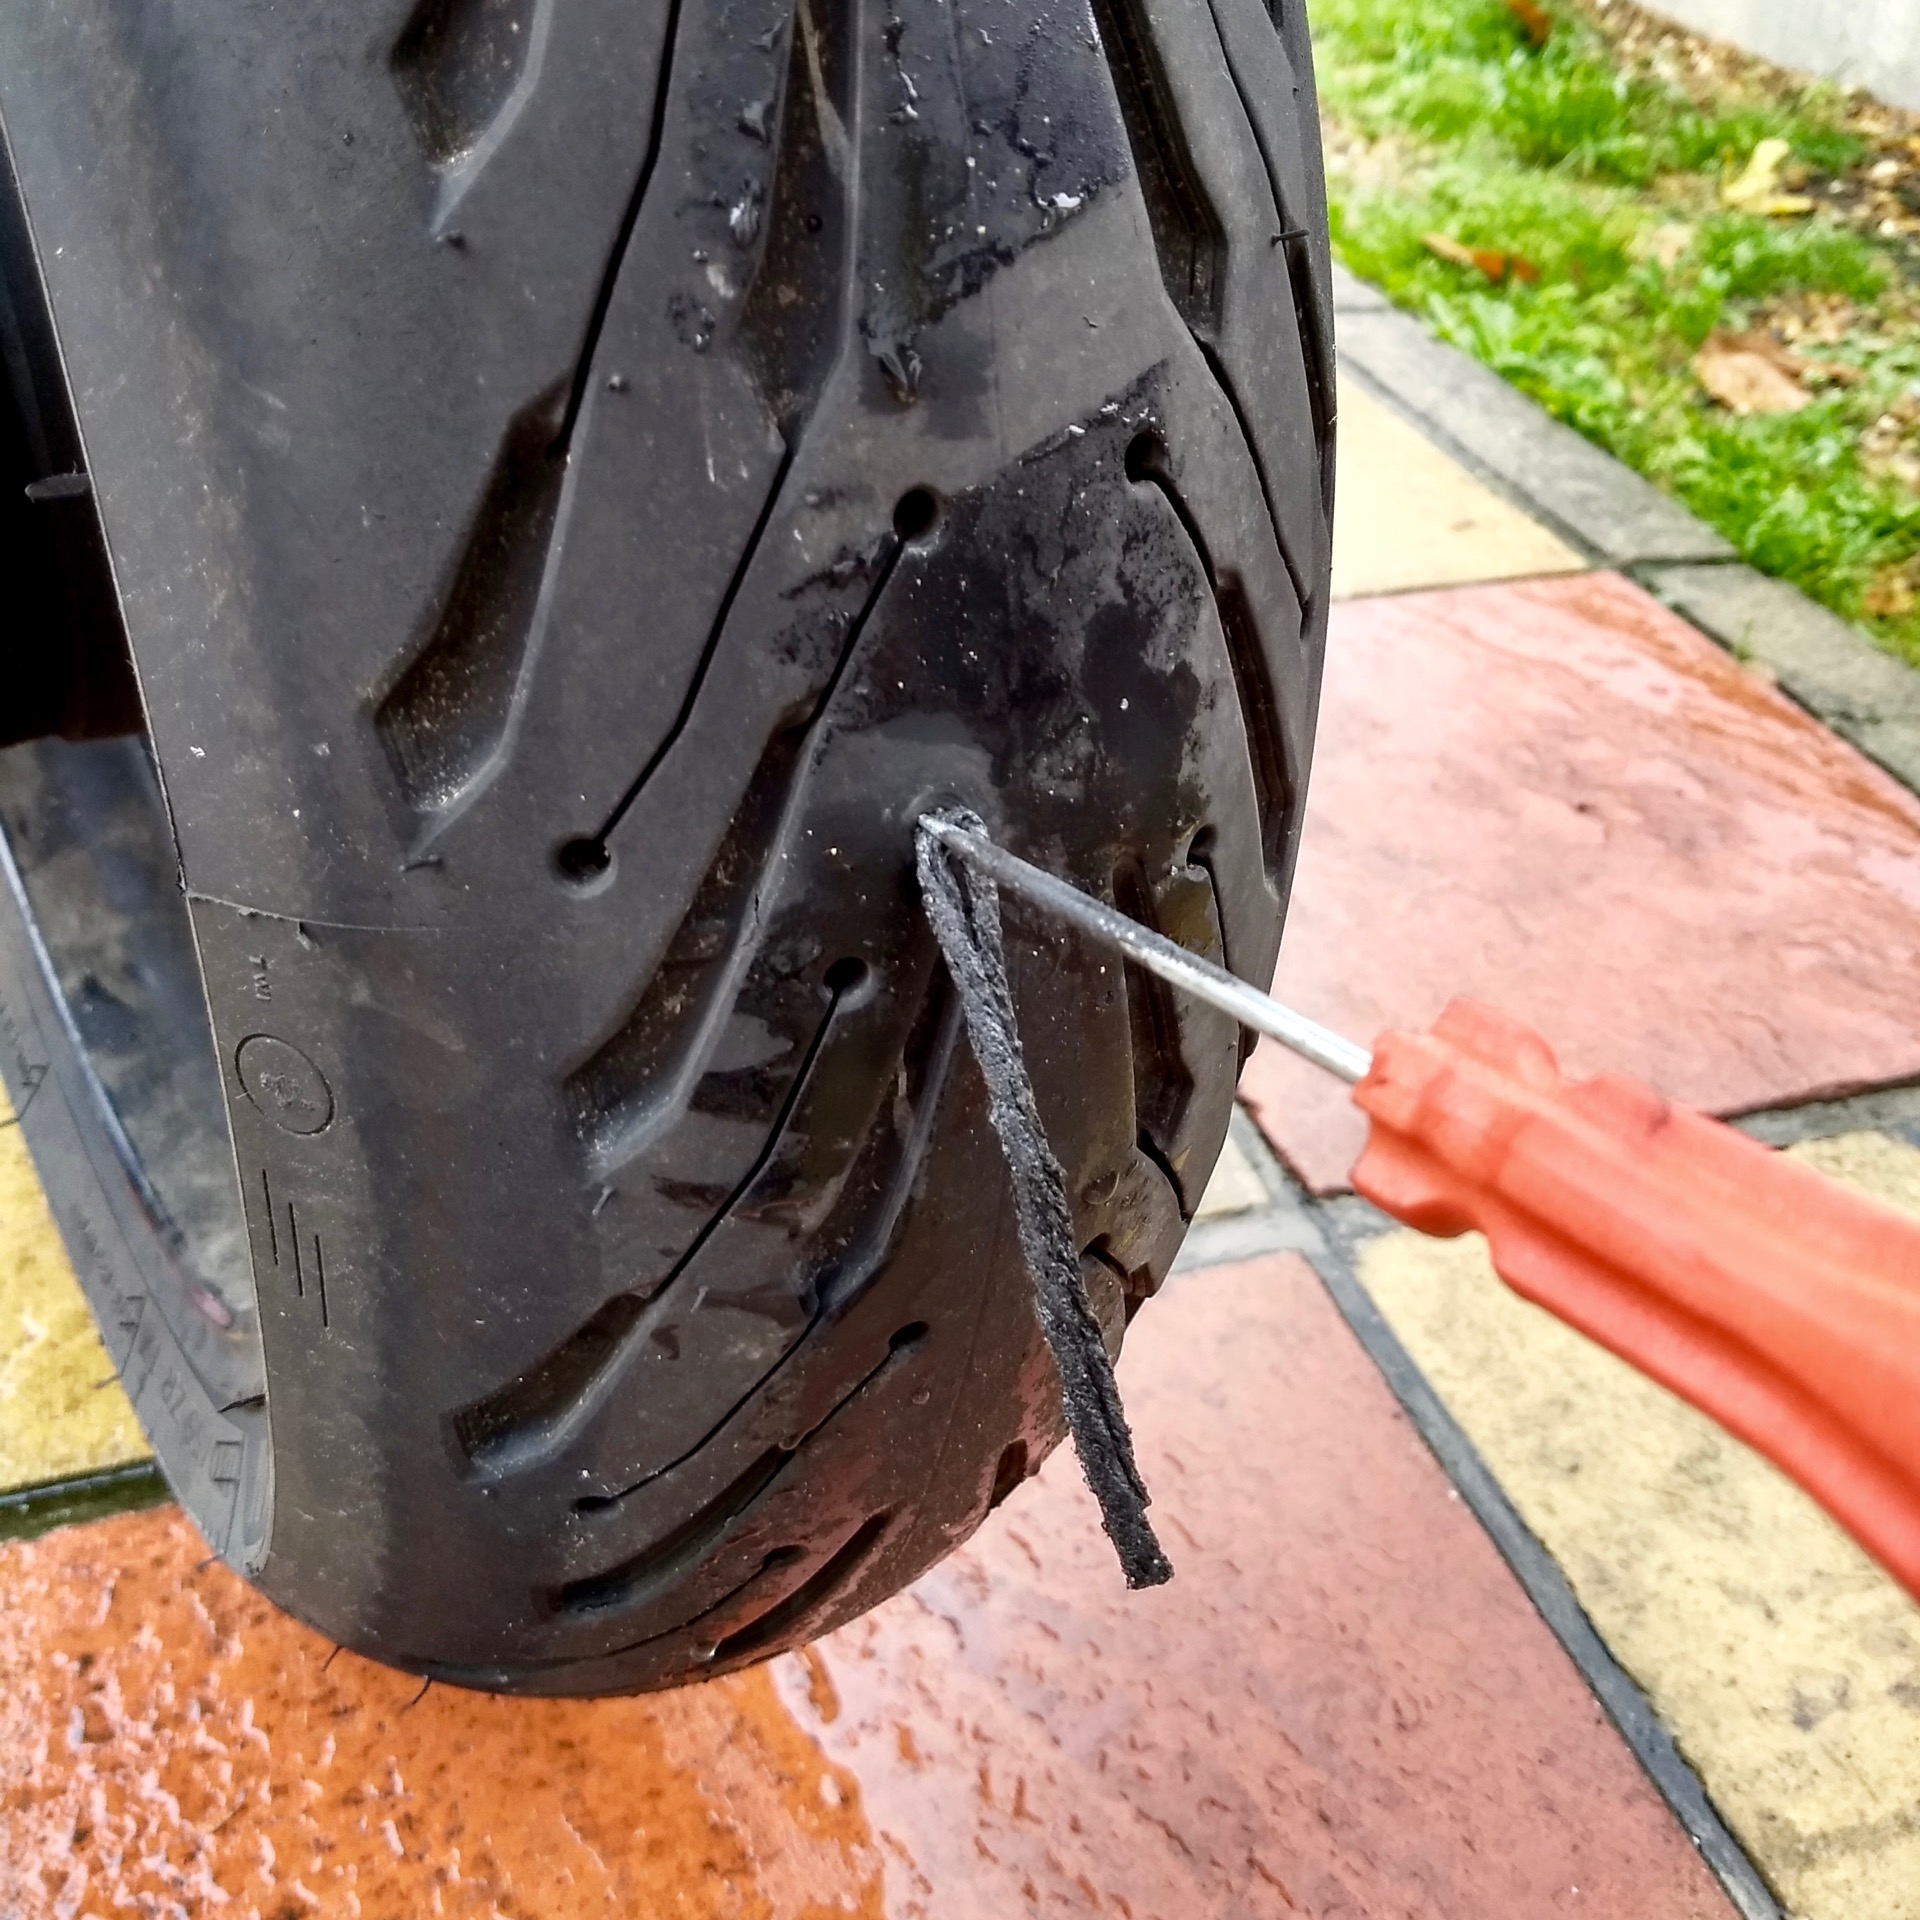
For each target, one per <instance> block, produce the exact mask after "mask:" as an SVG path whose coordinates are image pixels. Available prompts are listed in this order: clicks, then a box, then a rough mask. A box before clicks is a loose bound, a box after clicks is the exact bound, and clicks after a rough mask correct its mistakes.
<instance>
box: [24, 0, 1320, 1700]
mask: <svg viewBox="0 0 1920 1920" xmlns="http://www.w3.org/2000/svg"><path fill="white" fill-rule="evenodd" d="M0 125H3V126H4V133H5V142H6V152H5V165H4V169H0V171H3V172H4V178H3V179H0V289H3V290H4V298H5V303H6V304H5V310H4V312H0V333H3V334H4V342H3V344H4V346H5V348H6V356H5V357H6V372H5V383H4V384H5V399H4V405H5V409H6V414H5V420H4V422H0V439H4V442H5V444H4V446H0V456H4V458H5V460H6V462H7V463H8V470H7V473H6V474H5V476H4V481H5V493H6V499H5V502H4V508H3V509H0V523H3V524H0V536H3V537H4V540H5V542H6V547H5V551H6V552H7V554H8V555H9V556H10V559H11V561H12V562H13V563H14V570H13V576H12V577H14V578H15V579H16V580H18V581H20V582H22V583H23V585H22V587H21V595H20V598H19V600H18V603H17V604H18V605H19V606H20V607H21V608H22V609H23V610H24V616H23V625H22V626H21V627H20V628H19V629H17V634H18V638H17V641H16V645H17V647H18V655H17V663H18V664H17V668H16V669H10V674H11V677H12V679H13V682H14V685H13V690H12V691H11V692H6V693H0V739H4V740H6V741H8V742H10V744H8V745H6V746H5V747H4V749H0V830H3V831H4V860H3V862H0V864H4V874H3V875H0V878H3V879H4V888H0V891H3V892H4V894H5V898H4V900H0V1055H3V1056H4V1058H3V1059H0V1065H3V1066H4V1071H5V1075H6V1079H7V1084H8V1087H9V1089H10V1092H11V1096H12V1100H13V1103H14V1108H15V1111H16V1113H17V1115H18V1118H19V1124H20V1125H21V1126H22V1128H23V1130H24V1133H25V1136H26V1139H27V1141H28V1143H29V1146H30V1148H31V1151H32V1153H33V1155H34V1157H35V1160H36V1164H37V1165H38V1167H39V1170H40V1172H41V1175H42V1178H43V1181H44V1184H45V1186H46V1188H47V1191H48V1193H49V1196H50V1199H51V1202H52V1205H53V1208H54V1212H55V1215H56V1217H57V1219H58V1221H59V1223H60V1226H61V1228H62V1231H63V1233H64V1235H65V1238H66V1242H67V1245H68V1247H69V1248H70V1250H71V1252H72V1256H73V1261H74V1265H75V1268H76V1271H77V1273H78V1275H79V1278H80V1280H81V1283H82V1285H83V1286H84V1288H85V1290H86V1292H87V1294H88V1296H89V1299H90V1301H91V1304H92V1306H93V1309H94V1311H95V1314H96V1316H97V1318H98V1321H99V1324H100V1328H101V1331H102V1334H103V1336H104V1338H105V1340H106V1343H107V1346H108V1348H109V1350H110V1351H111V1353H112V1355H113V1358H114V1361H115V1364H116V1365H117V1367H118V1368H119V1371H120V1376H121V1378H122V1380H123V1381H124V1382H125V1385H126V1388H127V1391H128V1393H129V1394H130V1395H131V1397H132V1400H133V1404H134V1406H135V1408H136V1409H137V1411H138V1413H139V1416H140V1418H141V1420H142V1422H143V1424H144V1426H145V1429H146V1431H147V1433H148V1435H149V1436H150V1438H151V1441H152V1444H153V1447H154V1450H155V1453H156V1455H157V1457H158V1459H159V1461H160V1463H161V1466H162V1467H163V1469H164V1471H165V1473H166V1476H167V1478H168V1481H169V1483H170V1485H171V1486H172V1488H173V1489H174V1491H175V1492H176V1494H177V1496H178V1498H179V1499H180V1501H181V1502H182V1503H183V1505H184V1506H185V1507H186V1509H187V1510H188V1511H189V1512H190V1513H191V1514H192V1516H193V1517H194V1519H195V1521H196V1522H197V1523H198V1525H199V1526H200V1527H201V1529H202V1530H203V1531H204V1532H205V1534H206V1537H207V1539H208V1541H209V1543H210V1544H211V1546H212V1548H213V1550H214V1551H215V1552H216V1553H217V1554H219V1555H220V1556H221V1557H222V1558H223V1559H224V1560H226V1561H227V1562H228V1563H229V1564H230V1565H232V1566H233V1567H235V1568H236V1569H237V1570H238V1571H239V1572H240V1573H242V1574H243V1575H244V1576H245V1577H246V1578H248V1579H249V1580H251V1581H253V1582H255V1583H256V1584H257V1585H258V1586H259V1587H260V1588H261V1589H262V1590H263V1591H264V1592H265V1593H267V1594H268V1595H269V1596H271V1597H272V1598H273V1599H274V1600H275V1601H277V1602H278V1603H279V1604H280V1605H282V1606H283V1607H285V1608H286V1609H288V1610H289V1611H290V1612H292V1613H293V1614H294V1615H296V1616H298V1617H299V1618H300V1619H302V1620H305V1621H307V1622H309V1623H311V1624H312V1625H313V1626H314V1627H315V1628H317V1629H318V1630H319V1631H320V1632H321V1633H323V1634H325V1635H327V1636H328V1637H329V1638H331V1639H332V1640H334V1641H336V1642H338V1643H340V1644H342V1645H344V1646H347V1647H350V1648H353V1649H356V1650H358V1651H360V1652H362V1653H364V1654H367V1655H370V1656H372V1657H374V1658H376V1659H379V1660H382V1661H385V1662H388V1663H390V1664H393V1665H396V1666H399V1667H403V1668H406V1669H409V1670H411V1671H413V1672H416V1673H419V1674H423V1675H431V1676H434V1677H436V1678H439V1679H442V1680H448V1681H452V1682H455V1683H459V1684H465V1685H470V1686H477V1687H486V1688H494V1689H500V1690H506V1691H517V1692H524V1693H536V1694H592V1693H605V1692H624V1691H632V1690H636V1689H642V1688H651V1687H660V1686H666V1685H671V1684H674V1683H677V1682H680V1681H684V1680H688V1679H691V1678H696V1677H699V1676H703V1675H707V1674H712V1673H717V1672H722V1671H725V1670H728V1669H730V1668H734V1667H738V1666H742V1665H744V1664H747V1663H749V1662H752V1661H756V1660H759V1659H761V1658H764V1657H765V1656H767V1655H769V1654H771V1653H774V1652H777V1651H779V1650H781V1649H784V1648H789V1647H792V1646H795V1645H797V1644H799V1643H801V1642H803V1641H805V1640H807V1639H809V1638H811V1637H813V1636H815V1635H817V1634H820V1633H822V1632H824V1631H826V1630H828V1629H830V1628H832V1627H834V1626H836V1625H838V1624H840V1623H841V1622H843V1621H845V1620H847V1619H849V1618H851V1617H852V1616H854V1615H855V1614H857V1613H859V1612H860V1611H862V1610H863V1609H865V1608H867V1607H869V1606H871V1605H873V1604H874V1603H875V1602H876V1601H877V1600H879V1599H880V1598H881V1597H883V1596H884V1595H886V1594H888V1593H890V1592H892V1591H894V1590H896V1589H897V1588H899V1587H900V1586H902V1585H903V1584H904V1583H906V1582H907V1581H910V1580H911V1579H913V1578H914V1576H915V1575H916V1574H918V1573H919V1572H920V1571H922V1570H923V1569H925V1568H926V1567H928V1566H930V1565H931V1564H933V1563H934V1562H935V1561H937V1560H938V1559H939V1558H941V1556H943V1555H944V1554H946V1553H947V1552H949V1551H950V1550H951V1549H952V1548H953V1547H954V1546H955V1544H956V1543H958V1542H959V1541H960V1540H962V1539H964V1538H965V1537H966V1535H967V1534H968V1533H969V1532H970V1531H971V1530H972V1529H973V1528H975V1527H976V1526H978V1525H979V1524H980V1523H981V1521H982V1519H983V1518H984V1516H985V1515H986V1514H987V1513H988V1511H989V1510H990V1509H991V1508H992V1507H993V1506H994V1505H995V1504H996V1503H998V1502H999V1501H1000V1500H1002V1499H1004V1498H1005V1497H1006V1496H1007V1494H1008V1493H1009V1492H1010V1491H1011V1490H1012V1489H1013V1488H1014V1487H1015V1486H1017V1485H1018V1483H1019V1482H1020V1481H1021V1480H1022V1479H1023V1478H1024V1477H1025V1476H1026V1475H1028V1474H1030V1473H1031V1472H1032V1471H1033V1470H1034V1469H1035V1467H1036V1466H1037V1465H1038V1463H1039V1462H1040V1460H1041V1459H1042V1458H1043V1457H1044V1456H1045V1455H1046V1454H1047V1452H1048V1451H1049V1450H1050V1449H1051V1448H1052V1447H1053V1446H1054V1445H1055V1444H1056V1443H1057V1441H1058V1440H1059V1438H1060V1433H1061V1422H1060V1415H1059V1409H1058V1388H1057V1384H1056V1381H1055V1377H1054V1373H1053V1368H1052V1363H1051V1360H1050V1359H1049V1357H1048V1354H1047V1351H1046V1348H1045V1346H1044V1344H1043V1343H1042V1341H1041V1338H1040V1335H1039V1333H1038V1330H1037V1327H1036V1324H1035V1319H1034V1312H1033V1304H1032V1294H1031V1283H1030V1281H1029V1278H1028V1276H1027V1274H1026V1272H1025V1271H1024V1269H1023V1266H1022V1263H1021V1258H1020V1253H1019V1249H1018V1246H1017V1243H1016V1240H1015V1233H1014V1222H1013V1213H1012V1206H1011V1199H1010V1192H1009V1187H1008V1181H1007V1176H1006V1173H1005V1170H1004V1168H1003V1167H1002V1165H1001V1162H1000V1158H999V1152H998V1148H997V1145H996V1143H995V1140H994V1138H993V1135H992V1133H991V1131H990V1129H989V1127H988V1125H987V1123H986V1116H985V1110H984V1097H983V1091H982V1087H981V1083H980V1080H979V1076H978V1074H977V1072H976V1070H975V1068H974V1066H973V1063H972V1061H971V1059H970V1057H969V1055H968V1052H967V1048H966V1045H965V1043H964V1037H963V1034H962V1025H961V1020H960V1015H959V1010H958V1007H957V1005H956V1003H955V999H954V995H953V993H952V991H951V989H950V986H949V984H948V982H947V979H946V976H945V973H944V971H943V969H942V967H941V964H940V962H939V958H938V954H937V951H936V949H935V946H934V943H933V940H932V937H931V935H930V933H929V930H928V928H927V926H926V923H925V920H924V917H923V915H922V912H921V908H920V902H919V896H918V892H917V888H916V885H915V881H914V877H913V823H914V821H915V820H916V818H917V817H918V816H919V814H920V813H921V812H922V811H923V810H924V809H926V808H927V807H929V806H932V805H940V804H962V805H966V806H969V807H972V808H975V809H977V810H978V811H979V812H980V813H981V814H982V815H983V816H984V817H985V818H986V820H987V822H988V823H989V826H990V828H991V830H992V832H993V833H994V834H995V836H996V837H997V838H998V839H999V840H1000V841H1001V842H1002V843H1003V844H1004V845H1006V846H1008V847H1009V848H1011V849H1012V850H1014V851H1015V852H1018V853H1021V854H1023V855H1025V856H1026V857H1028V858H1030V859H1033V860H1036V861H1038V862H1040V863H1041V864H1043V865H1045V866H1046V867H1048V868H1049V869H1051V870H1052V871H1054V872H1056V873H1059V874H1061V875H1063V876H1065V877H1067V878H1069V879H1071V880H1073V881H1074V882H1075V883H1077V884H1078V885H1080V886H1082V887H1085V888H1088V889H1090V890H1091V891H1093V892H1095V893H1097V894H1100V895H1102V896H1103V897H1105V898H1108V899H1111V900H1113V901H1115V902H1117V903H1118V904H1119V905H1120V906H1121V907H1123V908H1124V909H1125V910H1126V911H1128V912H1130V913H1133V914H1135V915H1136V916H1138V917H1140V918H1142V919H1144V920H1146V921H1148V922H1150V923H1151V924H1152V925H1154V926H1156V927H1158V928H1160V929H1161V930H1162V931H1163V932H1165V933H1168V934H1169V935H1171V936H1172V937H1174V938H1176V939H1178V940H1180V941H1182V942H1184V943H1185V944H1187V945H1189V946H1191V947H1192V948H1194V949H1196V950H1198V951H1203V952H1206V953H1208V954H1210V955H1213V956H1215V957H1217V958H1220V959H1223V960H1224V961H1225V962H1226V964H1228V965H1230V966H1231V967H1233V968H1234V969H1235V970H1236V971H1237V972H1238V973H1240V974H1241V975H1243V976H1244V977H1245V978H1247V979H1249V980H1253V981H1256V982H1260V983H1262V984H1264V983H1265V981H1266V980H1267V979H1268V977H1269V976H1270V974H1271V970H1272V966H1273V962H1274V958H1275V954H1276V951H1277V948H1278V941H1279V933H1280V924H1281V918H1282V912H1283V908H1284V904H1285V901H1286V897H1287V892H1288V887H1289V884H1290V880H1291V874H1292V867H1293V859H1294V849H1295V843H1296V839H1297V836H1298V832H1299V826H1300V812H1301V803H1302V796H1303V793H1304V788H1305V782H1306V776H1307V767H1308V759H1309V752H1310V747H1311V739H1312V728H1313V716H1314V706H1315V700H1316V697H1317V688H1318V680H1319V659H1320V651H1321V643H1322V634H1323V631H1324V625H1325V617H1326V607H1327V591H1328V563H1329V526H1330V516H1331V506H1332V501H1331V492H1332V466H1331V454H1332V435H1333V378H1332V368H1333V359H1332V338H1331V296H1330V286H1329V266H1328V255H1327V247H1326V216H1325V207H1324V195H1323V187H1322V183H1321V178H1320V171H1319V149H1318V137H1317V132H1316V124H1315V110H1314V100H1313V88H1312V77H1311V68H1310V59H1309V53H1308V45H1307V37H1306V24H1305V21H1304V19H1303V17H1302V15H1301V13H1300V10H1299V0H1275V11H1272V12H1270V11H1269V9H1268V6H1267V5H1266V4H1265V3H1264V0H1092V3H1091V4H1090V5H1089V3H1088V0H1029V4H1025V5H1021V6H1007V5H1004V4H1001V3H1000V0H715V3H714V4H707V5H694V4H689V3H688V0H388V3H387V4H379V3H378V0H358V3H355V4H347V3H345V0H343V3H342V4H339V5H334V6H329V7H324V8H297V9H292V10H288V9H286V8H284V7H275V6H270V5H266V4H263V3H262V0H168V4H166V5H164V6H159V7H144V8H137V9H130V8H128V7H126V6H125V5H123V4H121V3H120V0H61V4H59V5H53V4H45V3H42V0H30V3H29V4H25V5H21V6H17V7H14V8H12V9H10V10H9V11H8V12H7V14H6V16H5V18H4V20H0ZM1007 919H1008V926H1007V934H1008V946H1009V955H1010V962H1011V966H1012V971H1013V978H1014V987H1015V994H1016V999H1017V1002H1018V1007H1019V1014H1020V1020H1021V1026H1022V1030H1023V1033H1024V1035H1025V1039H1026V1045H1027V1049H1028V1053H1029V1058H1030V1064H1031V1067H1032V1071H1033V1076H1034V1081H1035V1086H1036V1093H1037V1097H1038V1100H1039V1104H1040V1109H1041V1112H1042V1115H1043V1117H1044V1120H1045V1124H1046V1127H1047V1131H1048V1134H1049V1136H1050V1139H1051V1141H1052V1144H1053V1147H1054V1149H1055V1151H1056V1153H1057V1154H1058V1156H1059V1158H1060V1160H1061V1162H1062V1164H1063V1165H1064V1167H1065V1169H1066V1173H1067V1179H1068V1186H1069V1192H1070V1197H1071V1203H1072V1208H1073V1213H1074V1225H1075V1230H1076V1233H1077V1234H1078V1237H1079V1244H1080V1246H1081V1247H1082V1248H1083V1249H1084V1255H1083V1266H1084V1271H1085V1274H1086V1276H1087V1280H1088V1286H1089V1290H1090V1293H1091V1296H1092V1298H1093V1300H1094V1303H1095V1305H1096V1308H1097V1310H1098V1312H1099V1314H1100V1316H1101V1320H1102V1325H1103V1328H1104V1330H1105V1332H1106V1334H1107V1336H1108V1339H1109V1342H1110V1344H1111V1346H1112V1347H1113V1348H1114V1349H1115V1350H1116V1351H1117V1349H1118V1344H1119V1341H1120V1337H1121V1334H1122V1332H1123V1330H1124V1328H1125V1326H1126V1324H1127V1323H1128V1322H1129V1321H1130V1320H1131V1319H1132V1318H1133V1315H1134V1313H1135V1311H1136V1310H1137V1309H1138V1308H1139V1306H1140V1305H1141V1303H1142V1302H1143V1301H1144V1300H1145V1299H1147V1298H1148V1297H1149V1296H1151V1295H1152V1294H1153V1293H1154V1291H1155V1290H1156V1289H1157V1288H1158V1287H1159V1285H1160V1283H1161V1281H1162V1280H1163V1279H1164V1277H1165V1275H1166V1273H1167V1270H1168V1266H1169V1264H1170V1262H1171V1261H1172V1259H1173V1257H1174V1254H1175V1252H1176V1250H1177V1249H1178V1247H1179V1244H1180V1241H1181V1237H1182V1234H1183V1231H1184V1229H1185V1225H1186V1222H1187V1221H1188V1220H1189V1219H1190V1218H1191V1216H1192V1213H1193V1210H1194V1207H1195V1205H1196V1203H1197V1202H1198V1200H1199V1198H1200V1195H1201V1191H1202V1189H1203V1187H1204V1185H1205V1182H1206V1179H1207V1175H1208V1173H1209V1170H1210V1169H1211V1167H1212V1165H1213V1162H1214V1159H1215V1156H1216V1155H1217V1153H1218V1152H1219V1149H1220V1146H1221V1142H1222V1140H1223V1138H1224V1134H1225V1130H1226V1126H1227V1121H1228V1117H1229V1113H1230V1110H1231V1103H1232V1100H1233V1093H1234V1085H1235V1081H1236V1078H1237V1075H1238V1071H1239V1067H1240V1065H1241V1062H1242V1059H1243V1048H1242V1043H1241V1040H1240V1036H1239V1035H1238V1034H1237V1032H1236V1031H1235V1029H1234V1028H1233V1026H1232V1025H1231V1023H1230V1022H1228V1021H1226V1020H1225V1019H1224V1018H1223V1017H1221V1016H1219V1015H1217V1014H1215V1013H1212V1012H1210V1011H1208V1010H1206V1009H1203V1008H1199V1007H1197V1006H1194V1005H1190V1004H1185V1003H1183V1002H1181V1001H1180V1000H1179V999H1178V998H1177V996H1174V995H1172V994H1171V993H1169V992H1168V991H1167V990H1165V989H1164V988H1162V987H1161V986H1160V985H1159V984H1157V983H1156V982H1154V981H1152V980H1150V979H1148V978H1146V977H1144V976H1141V975H1138V974H1137V973H1135V972H1133V971H1132V970H1129V969H1126V968H1123V967H1122V966H1120V965H1118V964H1117V963H1115V962H1113V961H1112V960H1110V959H1109V958H1107V957H1106V956H1104V955H1102V954H1100V953H1098V952H1096V951H1094V950H1093V949H1092V948H1091V947H1088V946H1085V945H1083V944H1081V943H1080V942H1078V941H1077V940H1074V939H1071V938H1067V937H1064V936H1062V935H1061V934H1060V933H1059V932H1058V931H1057V930H1055V929H1053V928H1051V927H1049V926H1047V925H1045V924H1042V923H1039V922H1036V921H1035V920H1033V919H1032V918H1031V917H1030V916H1029V915H1028V914H1027V913H1026V911H1025V910H1023V909H1022V908H1021V907H1020V906H1019V904H1018V903H1017V902H1009V903H1008V908H1007ZM1088 1524H1089V1525H1092V1524H1094V1522H1093V1517H1092V1510H1091V1504H1089V1520H1088ZM1117 1577H1118V1576H1117V1575H1116V1578H1117Z"/></svg>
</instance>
